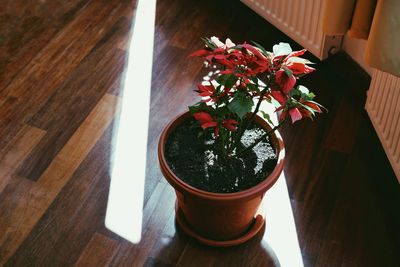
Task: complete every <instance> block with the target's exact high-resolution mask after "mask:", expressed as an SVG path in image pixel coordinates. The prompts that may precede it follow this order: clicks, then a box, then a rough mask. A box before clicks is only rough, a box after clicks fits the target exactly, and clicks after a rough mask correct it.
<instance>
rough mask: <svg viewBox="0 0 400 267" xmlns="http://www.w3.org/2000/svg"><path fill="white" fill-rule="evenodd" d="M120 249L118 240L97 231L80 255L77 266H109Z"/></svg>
mask: <svg viewBox="0 0 400 267" xmlns="http://www.w3.org/2000/svg"><path fill="white" fill-rule="evenodd" d="M117 249H118V242H117V241H115V240H112V239H110V238H108V237H106V236H103V235H101V234H98V233H95V234H94V235H93V237H92V239H91V240H90V242H89V244H88V245H87V246H86V248H85V250H84V251H83V253H82V255H81V256H80V257H79V260H78V262H77V263H76V264H75V266H76V267H90V266H93V267H101V266H104V267H105V266H108V264H109V263H110V261H111V259H112V257H113V256H114V253H115V252H116V250H117Z"/></svg>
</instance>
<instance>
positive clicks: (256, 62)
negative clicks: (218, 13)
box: [189, 37, 322, 157]
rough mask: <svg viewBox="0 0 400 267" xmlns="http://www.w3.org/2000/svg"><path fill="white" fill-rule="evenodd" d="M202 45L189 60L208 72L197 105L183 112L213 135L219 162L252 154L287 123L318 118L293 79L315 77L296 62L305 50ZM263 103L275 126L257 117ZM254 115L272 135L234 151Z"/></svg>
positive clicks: (307, 96) (305, 92) (304, 63)
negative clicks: (198, 61) (201, 62)
mask: <svg viewBox="0 0 400 267" xmlns="http://www.w3.org/2000/svg"><path fill="white" fill-rule="evenodd" d="M202 39H203V41H204V43H205V47H204V48H203V49H201V50H198V51H196V52H194V53H193V54H192V55H191V56H192V57H200V58H201V59H203V60H204V65H205V68H209V69H210V72H209V74H208V76H207V77H206V79H204V80H203V81H202V83H200V84H198V85H197V88H198V89H197V90H196V92H197V93H198V94H199V96H200V97H201V98H202V100H201V101H200V102H198V103H196V104H195V105H193V106H190V107H189V110H190V111H191V113H192V114H193V117H194V118H195V119H196V120H197V121H198V122H199V124H200V126H201V127H202V128H203V129H204V130H206V131H209V130H212V131H213V136H214V139H215V140H216V141H217V142H218V143H219V144H220V146H219V147H221V148H222V149H221V151H222V153H223V155H224V156H225V157H232V156H235V155H240V154H242V153H244V152H246V151H247V150H249V149H251V148H253V147H254V146H255V145H256V144H257V143H259V142H260V141H262V140H263V139H265V138H266V137H267V136H268V135H269V134H270V133H271V132H273V131H275V130H277V129H278V128H279V127H281V126H282V125H283V124H284V123H285V122H287V121H291V122H292V123H294V122H296V121H299V120H301V119H303V118H311V119H313V117H314V116H315V115H316V113H321V109H322V106H321V105H320V104H318V103H317V102H315V101H314V100H313V99H314V97H315V95H314V94H313V93H312V92H310V91H309V90H308V89H307V88H306V87H305V86H303V85H299V84H298V79H299V78H301V77H302V76H304V75H306V74H308V73H310V72H313V71H315V69H314V68H312V67H310V66H309V65H311V64H312V62H310V61H309V60H307V59H304V58H301V57H300V56H302V55H303V54H304V53H305V52H306V50H305V49H303V50H300V51H292V49H291V47H290V45H289V44H287V43H279V44H277V45H274V46H273V48H272V52H268V51H267V50H266V49H265V48H264V47H262V46H261V45H259V44H257V43H255V42H253V43H252V44H249V43H246V42H245V43H242V44H238V45H236V44H234V43H233V42H232V41H231V40H230V39H226V41H225V43H223V42H221V41H220V40H219V39H218V38H217V37H211V38H202ZM263 101H267V102H269V103H272V104H273V105H275V107H276V109H275V112H277V113H278V118H279V119H278V121H279V122H278V124H277V125H274V124H273V123H272V121H271V119H270V115H269V114H267V113H264V112H263V111H260V106H261V104H262V102H263ZM259 112H261V113H262V115H263V117H264V118H265V119H266V120H267V121H269V123H270V124H271V126H272V127H271V128H272V129H271V130H270V131H269V132H266V133H265V134H264V135H263V136H261V137H260V138H258V139H257V140H255V141H254V143H253V144H252V145H250V146H248V147H246V148H244V149H242V150H239V142H240V139H241V137H242V136H243V134H244V132H245V131H246V129H248V127H249V126H250V125H251V123H252V121H253V120H254V117H255V116H256V114H257V113H259Z"/></svg>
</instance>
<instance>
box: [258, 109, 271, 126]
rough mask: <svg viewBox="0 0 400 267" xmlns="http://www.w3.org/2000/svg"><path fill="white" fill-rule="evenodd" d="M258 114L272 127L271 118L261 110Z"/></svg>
mask: <svg viewBox="0 0 400 267" xmlns="http://www.w3.org/2000/svg"><path fill="white" fill-rule="evenodd" d="M260 112H261V114H262V115H263V117H264V119H266V120H267V122H268V123H269V124H271V125H274V123H273V122H272V120H271V117H270V115H269V114H268V113H265V112H264V111H262V110H260Z"/></svg>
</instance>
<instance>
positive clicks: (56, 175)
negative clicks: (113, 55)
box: [0, 94, 118, 265]
mask: <svg viewBox="0 0 400 267" xmlns="http://www.w3.org/2000/svg"><path fill="white" fill-rule="evenodd" d="M117 103H118V98H117V97H115V96H112V95H107V94H106V95H104V97H103V98H102V99H101V100H100V102H99V103H98V104H97V106H96V107H95V109H94V110H93V111H92V112H91V113H90V115H89V116H88V117H87V118H86V120H85V121H84V122H83V123H82V125H81V127H79V129H78V130H77V131H76V132H75V134H74V135H73V136H72V137H71V139H70V140H69V141H68V143H67V144H66V145H65V146H64V148H63V149H62V150H61V151H60V153H59V154H58V155H57V156H56V157H55V158H54V160H53V161H52V163H51V164H50V165H49V167H48V168H47V169H46V171H45V172H44V173H43V175H42V176H41V177H40V179H39V180H38V181H37V182H36V183H34V184H31V186H30V187H29V188H24V190H23V191H22V192H21V191H20V190H21V189H22V188H21V187H20V186H19V185H18V184H16V185H15V187H10V188H8V191H7V190H5V191H4V192H3V194H2V195H1V196H2V198H3V201H0V207H1V208H0V210H1V211H2V213H3V215H2V216H1V217H0V218H1V220H0V236H2V240H1V243H0V259H1V262H0V265H1V264H3V263H4V262H5V261H6V260H7V259H8V258H9V257H10V256H11V255H12V254H13V253H14V252H15V251H16V249H17V248H18V247H19V245H20V244H21V243H22V242H23V240H24V239H25V238H26V236H27V235H28V234H29V232H30V231H31V230H32V228H33V227H34V225H35V224H36V223H37V222H38V220H39V219H40V217H41V216H42V215H43V214H44V212H45V211H46V209H47V208H48V207H49V205H50V204H51V202H52V201H53V200H54V198H55V197H56V196H57V194H58V193H59V192H60V190H61V189H62V188H63V187H64V185H65V184H66V183H67V182H68V180H69V179H70V177H71V176H72V174H73V173H74V171H75V170H76V169H77V168H78V167H79V165H80V163H81V162H82V161H83V159H84V158H85V157H86V155H87V154H88V153H89V151H90V150H91V149H92V148H93V146H94V144H95V143H96V142H97V140H98V139H99V138H100V136H101V135H102V134H103V132H104V131H105V129H106V128H107V127H108V126H109V125H110V123H111V121H112V120H113V118H114V114H115V109H116V106H117ZM14 191H15V192H20V197H19V198H17V200H18V201H17V202H16V203H13V201H12V199H15V197H14V196H13V192H14ZM11 222H12V223H11Z"/></svg>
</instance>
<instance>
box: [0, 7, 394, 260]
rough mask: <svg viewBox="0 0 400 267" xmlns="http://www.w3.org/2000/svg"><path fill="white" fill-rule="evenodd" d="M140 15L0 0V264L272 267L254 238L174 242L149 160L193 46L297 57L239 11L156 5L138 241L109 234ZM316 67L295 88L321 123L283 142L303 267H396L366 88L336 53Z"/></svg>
mask: <svg viewBox="0 0 400 267" xmlns="http://www.w3.org/2000/svg"><path fill="white" fill-rule="evenodd" d="M135 5H136V3H135V2H134V1H132V0H118V1H117V0H115V1H111V0H110V1H106V0H69V1H62V0H51V1H42V0H30V1H24V0H4V1H1V3H0V12H1V13H0V265H5V266H74V265H77V266H108V265H111V266H202V267H206V266H276V265H277V264H276V262H275V263H274V261H273V260H272V259H271V254H270V253H269V252H268V251H267V250H265V249H264V248H263V246H260V239H261V238H262V234H260V235H259V236H257V238H255V239H254V240H252V241H250V242H249V243H247V244H245V245H242V246H239V247H236V248H230V249H213V248H207V247H204V246H201V245H199V244H197V243H195V242H193V241H192V240H190V239H189V238H187V237H185V236H184V235H183V234H182V233H180V232H179V230H177V229H176V227H175V224H174V214H173V204H174V194H173V191H172V189H171V188H170V187H169V186H168V185H167V184H166V182H165V181H164V179H163V177H162V175H161V173H160V170H159V168H158V163H157V157H156V146H157V140H158V136H159V134H160V132H161V130H162V128H163V127H164V126H165V124H166V123H167V122H168V121H169V120H170V119H171V118H173V117H174V116H175V115H177V114H178V113H179V112H182V111H184V110H185V109H186V106H187V105H189V104H191V103H193V100H194V97H195V95H194V93H193V92H191V90H193V89H194V82H195V81H198V79H199V78H200V77H201V75H202V73H201V71H200V70H201V63H200V62H196V61H193V60H188V58H187V56H188V55H189V54H190V53H191V52H192V51H193V50H195V49H198V48H200V46H201V44H200V41H199V38H200V37H202V36H212V35H217V36H221V37H223V38H225V37H230V38H232V40H234V41H245V40H254V41H257V42H258V43H261V44H263V45H265V46H266V47H271V46H272V45H273V44H274V43H277V42H279V41H285V42H290V43H291V44H292V46H293V47H294V48H299V47H298V46H297V45H296V44H295V43H294V42H293V41H291V40H290V39H289V38H288V37H286V36H285V35H283V34H282V33H281V32H279V31H278V30H277V29H275V28H274V27H273V26H271V25H270V24H268V23H267V22H265V21H264V20H263V19H262V18H260V17H259V16H258V15H256V14H255V13H253V12H252V11H250V10H249V9H248V8H247V7H245V6H244V5H243V4H241V3H240V2H239V1H229V0H218V1H216V0H203V1H196V0H159V1H158V3H157V13H156V32H155V47H154V63H155V64H154V67H153V83H152V95H151V107H150V128H149V140H148V158H147V161H148V163H147V175H146V184H145V199H144V216H143V231H142V232H143V236H142V240H141V242H140V243H138V244H136V245H133V244H131V243H129V242H128V241H125V240H124V239H123V238H121V237H119V236H117V235H116V234H114V233H112V232H110V231H109V230H107V229H106V228H105V226H104V217H105V211H106V206H107V197H108V190H109V182H110V177H109V167H110V166H109V159H110V151H111V140H112V136H113V132H114V131H115V129H113V121H114V120H115V118H116V114H117V113H118V112H116V106H117V103H118V102H119V100H120V96H119V92H120V85H121V84H120V83H121V81H122V78H123V72H124V70H125V67H126V55H127V41H128V38H129V32H130V27H131V26H130V25H131V21H132V19H133V18H134V12H135ZM309 57H310V58H311V59H312V60H314V61H316V59H314V58H313V57H312V56H310V55H309ZM317 62H318V61H317ZM316 67H317V69H318V71H317V72H316V73H314V74H312V75H310V76H309V77H308V78H307V79H305V81H304V83H305V84H306V85H307V86H308V87H310V88H312V89H313V91H316V92H317V95H318V98H317V99H318V101H319V102H321V103H323V104H324V105H325V106H326V107H327V108H328V109H329V113H328V114H325V115H323V116H320V117H319V118H318V119H317V121H316V122H314V123H311V122H309V121H304V122H300V123H297V124H295V125H293V126H290V127H285V128H284V129H283V130H282V131H281V132H282V134H283V136H284V140H285V143H286V148H287V153H286V154H287V160H286V166H285V176H286V182H287V185H288V189H289V195H290V201H291V204H292V209H293V214H294V219H295V223H296V228H297V234H298V239H299V243H300V248H301V252H302V256H303V261H304V265H305V266H334V267H336V266H349V267H352V266H362V267H364V266H377V267H380V266H382V267H392V266H400V252H399V249H400V188H399V184H398V183H397V181H396V178H395V176H394V174H393V172H392V170H391V168H390V165H389V163H388V160H387V158H386V156H385V154H384V152H383V150H382V147H381V145H380V143H379V141H378V138H377V136H376V134H375V132H374V130H373V128H372V126H371V123H370V121H369V119H368V117H367V115H366V112H365V111H364V108H363V105H364V102H365V98H366V90H367V89H368V84H369V77H368V76H366V75H365V73H363V72H362V71H360V69H359V68H358V67H357V66H356V65H354V63H352V62H351V61H350V60H349V59H348V57H347V56H346V55H344V54H338V55H335V56H333V57H331V58H330V59H328V60H326V61H324V62H318V64H317V65H316ZM137 89H138V90H140V88H137ZM132 120H134V118H132ZM133 153H134V152H133ZM138 190H140V189H138Z"/></svg>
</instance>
